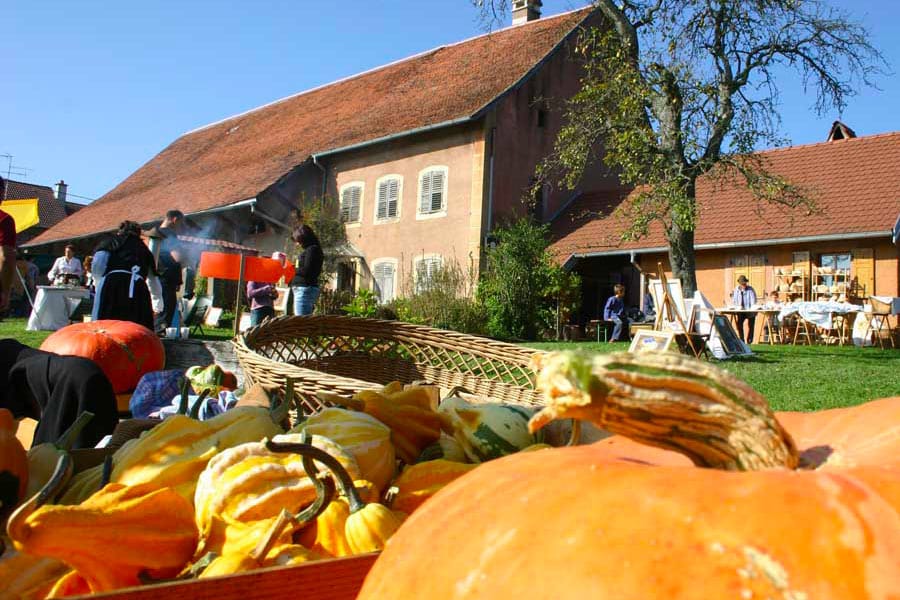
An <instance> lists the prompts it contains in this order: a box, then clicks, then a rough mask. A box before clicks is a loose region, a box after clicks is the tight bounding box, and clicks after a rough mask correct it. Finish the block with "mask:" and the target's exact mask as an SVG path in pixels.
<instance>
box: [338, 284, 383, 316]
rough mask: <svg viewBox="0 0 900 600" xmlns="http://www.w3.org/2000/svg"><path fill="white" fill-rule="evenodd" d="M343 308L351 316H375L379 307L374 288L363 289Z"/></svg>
mask: <svg viewBox="0 0 900 600" xmlns="http://www.w3.org/2000/svg"><path fill="white" fill-rule="evenodd" d="M343 309H344V311H346V313H347V314H348V315H350V316H351V317H368V318H373V317H374V316H375V312H376V311H377V309H378V298H377V297H376V296H375V292H373V291H372V290H366V289H361V290H359V291H358V292H356V295H355V296H354V297H353V300H351V301H350V303H349V304H347V305H345V306H344V307H343Z"/></svg>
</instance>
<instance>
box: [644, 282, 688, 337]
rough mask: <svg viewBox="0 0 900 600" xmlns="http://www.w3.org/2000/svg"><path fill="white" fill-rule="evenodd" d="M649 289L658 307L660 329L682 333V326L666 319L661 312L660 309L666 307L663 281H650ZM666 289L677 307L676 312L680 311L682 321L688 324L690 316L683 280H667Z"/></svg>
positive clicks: (657, 315)
mask: <svg viewBox="0 0 900 600" xmlns="http://www.w3.org/2000/svg"><path fill="white" fill-rule="evenodd" d="M647 285H648V287H649V289H650V294H651V295H652V296H653V305H654V306H656V307H657V309H656V318H657V320H658V321H660V326H659V327H658V329H661V330H670V331H674V332H676V333H682V332H683V330H682V329H681V325H680V324H679V322H678V320H677V319H666V318H665V314H664V311H662V310H660V308H659V307H662V306H663V305H664V296H665V294H664V292H663V282H662V280H661V279H650V280H649V281H648V284H647ZM666 287H667V288H668V292H669V294H668V296H669V298H670V299H671V301H672V305H673V306H674V307H675V310H676V311H678V315H679V316H680V317H681V321H682V322H684V323H688V322H689V321H690V318H689V317H690V315H689V314H688V313H687V308H686V307H685V303H684V292H683V291H682V289H681V280H680V279H666Z"/></svg>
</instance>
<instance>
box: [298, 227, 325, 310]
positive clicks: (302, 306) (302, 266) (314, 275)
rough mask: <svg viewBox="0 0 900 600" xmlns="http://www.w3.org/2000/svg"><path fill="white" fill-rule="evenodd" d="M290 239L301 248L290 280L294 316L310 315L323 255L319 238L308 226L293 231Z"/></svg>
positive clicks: (320, 272) (316, 296)
mask: <svg viewBox="0 0 900 600" xmlns="http://www.w3.org/2000/svg"><path fill="white" fill-rule="evenodd" d="M291 238H292V239H293V240H294V241H295V242H297V243H298V244H300V247H301V248H303V252H302V253H301V254H300V258H298V259H297V273H296V274H295V275H294V279H293V280H291V291H292V292H293V293H294V314H295V315H311V314H312V313H313V310H314V309H315V307H316V299H318V297H319V275H321V274H322V262H323V261H324V259H325V255H324V254H323V253H322V246H321V245H320V244H319V238H318V237H317V236H316V234H315V232H313V230H312V228H311V227H309V226H308V225H301V226H299V227H297V228H296V229H294V231H293V233H292V234H291Z"/></svg>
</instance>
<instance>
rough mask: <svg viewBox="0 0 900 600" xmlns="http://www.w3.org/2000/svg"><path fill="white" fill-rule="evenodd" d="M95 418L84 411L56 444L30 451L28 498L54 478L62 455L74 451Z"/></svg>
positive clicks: (51, 443) (46, 443) (45, 444)
mask: <svg viewBox="0 0 900 600" xmlns="http://www.w3.org/2000/svg"><path fill="white" fill-rule="evenodd" d="M93 418H94V413H92V412H88V411H84V412H82V413H81V414H79V415H78V417H77V418H76V419H75V421H74V422H73V423H72V424H71V425H70V426H69V428H68V429H66V431H65V432H63V434H62V435H61V436H60V437H59V439H58V440H56V441H55V442H45V443H43V444H39V445H37V446H33V447H32V448H30V449H29V450H28V494H27V495H28V497H31V496H33V495H35V494H36V493H37V492H38V491H39V490H40V489H41V488H42V487H44V485H46V483H47V482H48V481H50V477H52V476H53V471H54V470H55V469H56V463H57V462H58V460H59V455H60V454H61V453H65V452H68V451H69V450H71V449H72V444H74V443H75V440H76V439H77V438H78V436H79V435H81V430H82V429H84V427H85V425H87V424H88V423H90V421H91V419H93Z"/></svg>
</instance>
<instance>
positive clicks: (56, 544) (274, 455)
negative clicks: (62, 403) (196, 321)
mask: <svg viewBox="0 0 900 600" xmlns="http://www.w3.org/2000/svg"><path fill="white" fill-rule="evenodd" d="M323 400H326V401H329V402H330V403H331V404H337V405H339V406H332V407H328V408H324V409H322V410H321V411H319V412H318V413H315V414H313V415H311V416H309V417H308V418H306V419H305V420H303V421H302V422H301V423H299V424H298V425H297V426H296V427H294V428H293V429H291V430H289V431H287V432H285V431H284V430H283V429H282V428H281V427H280V425H279V423H282V422H283V416H284V412H285V411H284V407H281V408H280V410H279V411H277V412H276V411H270V410H268V409H266V408H263V407H256V406H239V407H237V408H234V409H232V410H229V411H227V412H225V413H223V414H221V415H218V416H216V417H214V418H212V419H209V420H206V421H198V420H196V419H194V418H191V416H189V415H184V414H176V415H173V416H170V417H168V418H166V419H165V420H163V421H162V422H160V423H159V424H158V425H156V426H155V427H153V428H152V429H150V430H148V431H146V432H144V433H143V434H142V435H141V436H140V437H139V438H135V439H132V440H129V441H128V442H126V443H125V444H124V445H122V446H121V447H120V448H119V449H118V450H116V451H115V452H114V453H113V454H112V456H111V458H110V459H107V460H106V461H105V462H104V464H101V465H97V466H96V467H93V468H90V469H86V470H83V471H81V472H79V473H77V474H75V475H74V476H73V473H72V471H73V467H72V460H71V457H70V456H69V454H68V453H67V452H66V448H65V443H62V444H60V445H58V446H49V445H48V446H47V447H46V448H37V449H33V450H32V452H31V453H29V457H30V456H31V454H35V455H36V456H40V457H41V460H40V461H36V462H35V464H34V465H33V468H31V471H32V472H33V473H34V477H33V480H32V486H31V487H30V489H32V490H33V491H34V492H35V493H34V494H31V495H25V494H24V490H25V489H29V488H26V487H25V486H27V477H28V470H29V469H26V468H23V465H22V460H23V456H24V451H22V455H23V456H19V455H15V456H18V457H19V458H18V459H14V458H12V457H13V455H12V454H10V457H11V458H10V459H9V460H7V461H6V462H7V463H8V465H7V466H8V467H9V469H10V470H11V471H12V472H14V473H15V474H17V478H16V480H15V484H16V486H18V487H17V492H16V497H17V501H18V502H22V501H23V500H25V499H27V501H26V502H24V503H22V504H21V505H20V506H19V507H18V509H17V510H16V511H15V512H14V513H13V514H12V515H11V516H10V517H9V521H8V524H7V534H8V536H9V539H10V540H11V542H12V544H11V546H12V547H13V548H14V551H12V548H10V550H11V551H10V552H7V554H6V555H4V557H3V558H2V559H0V589H9V590H15V595H16V597H20V598H43V597H63V596H69V595H76V594H85V593H98V592H104V591H109V590H115V589H120V588H124V587H129V586H135V585H140V584H143V583H147V582H154V581H162V580H171V579H176V578H190V577H201V578H204V577H212V576H217V575H225V574H231V573H237V572H242V571H247V570H251V569H255V568H260V567H266V566H273V565H291V564H298V563H301V562H305V561H309V560H316V559H322V558H330V557H341V556H348V555H351V554H359V553H365V552H372V551H377V550H381V549H383V548H384V546H385V543H386V541H387V540H388V538H390V537H391V535H393V533H394V532H395V531H396V530H397V529H399V528H400V525H401V524H402V523H403V521H404V520H405V519H406V517H407V516H408V514H409V513H411V512H412V511H414V510H416V509H417V508H418V507H419V506H420V505H421V504H422V503H423V502H424V501H425V500H426V499H428V498H430V497H431V496H433V495H434V494H435V493H436V492H437V491H438V490H440V489H441V488H443V487H444V486H446V485H447V484H448V483H449V482H451V481H453V480H454V479H456V478H458V477H460V476H461V475H463V474H465V473H467V472H469V471H471V470H472V469H473V468H475V466H476V465H477V464H478V463H480V462H482V461H486V460H490V459H493V458H498V457H500V456H504V455H506V454H510V453H514V452H517V451H519V450H522V449H525V448H529V447H533V448H540V447H544V445H542V444H538V442H540V440H541V436H540V434H538V435H535V434H532V433H530V432H529V431H528V419H529V418H530V417H531V412H530V411H528V410H525V409H522V408H520V407H515V406H506V405H501V404H480V403H469V402H467V401H465V400H463V399H462V398H460V397H458V396H453V397H449V398H446V399H445V400H444V401H443V402H441V403H440V405H439V402H438V390H437V388H435V387H431V386H407V387H405V388H404V386H402V385H401V384H400V383H397V382H395V383H391V384H389V385H387V386H385V387H384V388H383V389H381V390H378V391H362V392H359V393H358V394H356V395H355V396H354V397H353V398H350V399H346V398H340V397H336V396H329V395H326V396H324V397H323ZM79 422H80V423H82V422H83V419H81V420H80V421H79ZM0 425H2V423H0ZM0 429H2V428H0ZM38 462H39V464H38ZM19 487H20V488H21V489H19Z"/></svg>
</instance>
